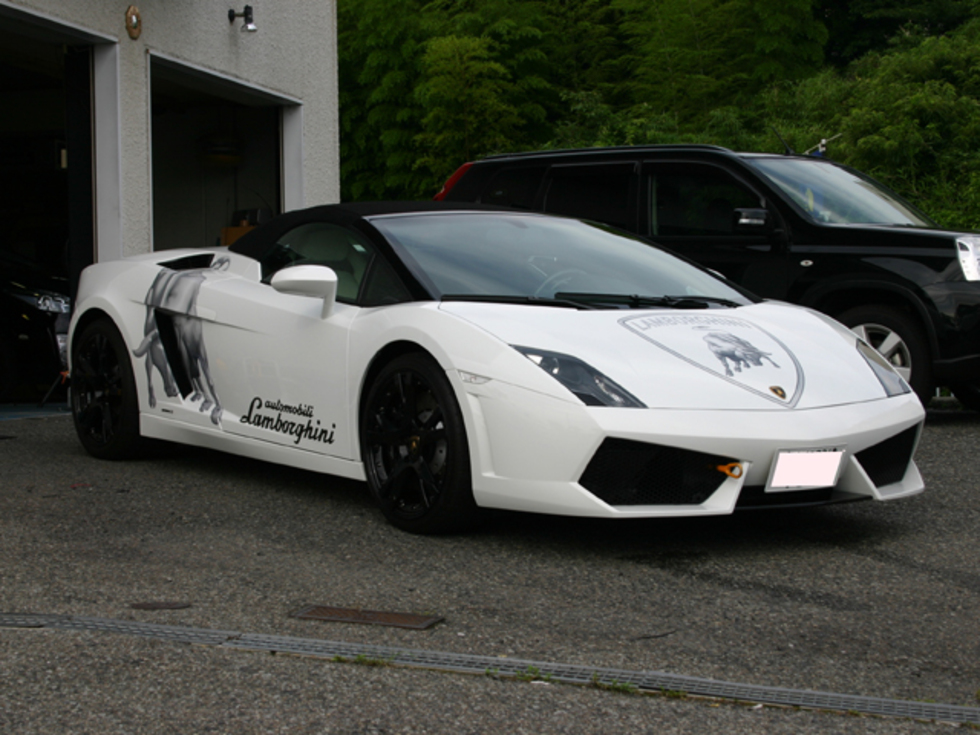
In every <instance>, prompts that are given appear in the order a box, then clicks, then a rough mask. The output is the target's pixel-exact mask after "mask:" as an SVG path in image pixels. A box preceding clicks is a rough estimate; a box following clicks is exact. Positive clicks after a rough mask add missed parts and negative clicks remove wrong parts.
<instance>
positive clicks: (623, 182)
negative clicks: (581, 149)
mask: <svg viewBox="0 0 980 735" xmlns="http://www.w3.org/2000/svg"><path fill="white" fill-rule="evenodd" d="M638 173H639V164H638V162H637V161H623V162H617V163H588V164H556V165H554V166H552V167H551V169H550V170H549V171H548V177H547V180H546V181H545V190H544V199H543V201H542V204H541V210H542V211H543V212H549V213H551V214H564V215H568V216H569V217H578V218H581V219H591V220H596V221H597V222H605V223H607V224H610V225H613V226H614V227H619V228H620V229H623V230H628V231H629V232H637V226H638V221H637V192H638V190H639V187H638V178H639V176H638Z"/></svg>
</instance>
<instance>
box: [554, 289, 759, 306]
mask: <svg viewBox="0 0 980 735" xmlns="http://www.w3.org/2000/svg"><path fill="white" fill-rule="evenodd" d="M555 298H556V299H567V300H569V301H575V302H582V303H587V304H612V305H614V306H625V307H627V308H630V309H643V308H647V307H651V306H652V307H657V306H659V307H664V308H667V309H707V308H708V307H710V306H711V305H712V304H717V305H719V306H727V307H730V308H735V307H738V306H743V304H740V303H738V302H737V301H732V300H731V299H723V298H719V297H717V296H639V295H637V294H619V293H572V292H565V291H563V292H560V293H556V294H555Z"/></svg>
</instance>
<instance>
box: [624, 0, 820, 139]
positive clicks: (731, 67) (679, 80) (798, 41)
mask: <svg viewBox="0 0 980 735" xmlns="http://www.w3.org/2000/svg"><path fill="white" fill-rule="evenodd" d="M617 7H619V8H621V9H622V10H623V12H624V14H625V18H624V21H623V27H624V29H625V30H626V32H627V33H628V34H629V35H630V36H631V37H632V38H633V39H634V42H635V45H636V49H637V51H638V54H637V61H636V64H635V69H634V73H635V75H636V77H637V80H638V83H637V91H636V101H637V102H646V103H648V104H651V105H653V106H654V107H655V109H657V110H659V111H671V112H674V113H677V114H678V115H680V117H681V119H682V120H683V121H685V122H694V123H698V122H701V121H703V119H704V117H705V116H706V115H708V114H709V113H710V111H711V110H712V109H714V108H715V107H717V106H718V105H722V106H725V105H738V104H743V103H745V102H746V100H748V99H750V98H751V97H752V96H753V95H754V94H755V93H756V92H757V91H758V90H760V89H761V88H762V87H763V86H764V85H765V84H766V83H769V82H773V81H778V80H783V79H796V78H799V77H801V76H804V75H806V74H808V73H811V72H813V71H815V70H816V69H817V68H819V65H820V63H821V62H822V61H823V44H824V42H825V41H826V38H827V31H826V28H824V26H823V25H822V24H821V23H820V22H818V21H817V20H816V19H815V17H814V15H813V12H812V0H783V2H780V3H771V2H767V1H766V0H656V1H655V2H650V1H649V0H617Z"/></svg>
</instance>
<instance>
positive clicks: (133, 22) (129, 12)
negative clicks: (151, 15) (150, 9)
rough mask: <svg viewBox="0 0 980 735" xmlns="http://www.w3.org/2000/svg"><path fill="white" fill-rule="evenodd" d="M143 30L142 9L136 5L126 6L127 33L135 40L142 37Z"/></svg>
mask: <svg viewBox="0 0 980 735" xmlns="http://www.w3.org/2000/svg"><path fill="white" fill-rule="evenodd" d="M142 31H143V18H142V17H140V9H139V8H137V7H136V6H135V5H130V6H129V7H128V8H126V33H128V34H129V37H130V38H132V39H133V40H134V41H135V40H136V39H137V38H139V37H140V33H141V32H142Z"/></svg>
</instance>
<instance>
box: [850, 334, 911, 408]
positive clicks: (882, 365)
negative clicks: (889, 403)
mask: <svg viewBox="0 0 980 735" xmlns="http://www.w3.org/2000/svg"><path fill="white" fill-rule="evenodd" d="M857 349H858V352H860V353H861V357H863V358H864V359H865V361H866V362H867V363H868V366H869V367H870V368H871V370H872V371H873V372H874V374H875V376H876V377H877V378H878V382H880V383H881V387H882V388H884V389H885V393H886V394H887V395H888V396H889V397H891V396H900V395H902V394H903V393H911V392H912V389H911V388H909V384H908V383H906V382H905V381H904V380H902V376H900V375H899V374H898V373H896V372H895V370H894V369H893V368H892V366H891V365H890V364H889V363H888V360H886V359H885V358H884V357H882V356H881V354H880V353H879V352H878V350H876V349H875V348H874V347H872V346H871V345H869V344H868V343H867V342H865V341H864V340H860V339H859V340H857Z"/></svg>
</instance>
